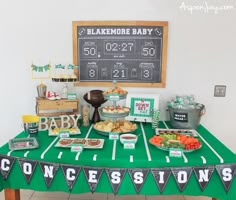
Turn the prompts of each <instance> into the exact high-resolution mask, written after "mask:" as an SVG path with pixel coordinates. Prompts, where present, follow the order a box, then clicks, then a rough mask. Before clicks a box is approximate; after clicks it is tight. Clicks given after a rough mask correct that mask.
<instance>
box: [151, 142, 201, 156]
mask: <svg viewBox="0 0 236 200" xmlns="http://www.w3.org/2000/svg"><path fill="white" fill-rule="evenodd" d="M149 143H150V144H152V145H153V146H155V147H156V148H158V149H160V150H163V151H169V150H170V148H168V147H161V146H158V145H156V144H153V143H152V142H151V141H150V140H149ZM201 147H202V145H201V146H200V147H199V148H197V149H189V150H186V149H182V151H183V153H190V152H193V151H196V150H198V149H200V148H201Z"/></svg>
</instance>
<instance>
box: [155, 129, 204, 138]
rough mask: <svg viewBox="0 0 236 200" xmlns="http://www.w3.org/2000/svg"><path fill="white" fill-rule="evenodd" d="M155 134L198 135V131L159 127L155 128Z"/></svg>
mask: <svg viewBox="0 0 236 200" xmlns="http://www.w3.org/2000/svg"><path fill="white" fill-rule="evenodd" d="M155 132H156V135H161V134H165V133H168V134H185V135H190V136H192V137H198V134H199V133H198V132H197V131H196V130H194V129H161V128H156V130H155Z"/></svg>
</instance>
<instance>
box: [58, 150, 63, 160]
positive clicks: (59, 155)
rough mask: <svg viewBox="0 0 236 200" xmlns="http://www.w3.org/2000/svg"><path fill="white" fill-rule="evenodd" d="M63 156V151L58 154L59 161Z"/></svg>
mask: <svg viewBox="0 0 236 200" xmlns="http://www.w3.org/2000/svg"><path fill="white" fill-rule="evenodd" d="M62 154H63V152H62V151H61V152H60V153H59V154H58V156H57V158H58V159H61V156H62Z"/></svg>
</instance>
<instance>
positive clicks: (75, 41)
mask: <svg viewBox="0 0 236 200" xmlns="http://www.w3.org/2000/svg"><path fill="white" fill-rule="evenodd" d="M79 26H147V27H148V26H149V27H150V26H161V27H163V43H162V52H161V53H162V57H161V58H162V60H161V81H160V82H149V83H146V82H145V83H143V82H119V81H118V82H119V86H124V87H160V88H165V86H166V64H167V39H168V22H167V21H73V22H72V29H73V30H72V32H73V62H74V65H76V66H78V64H79V60H78V59H79V58H78V51H79V50H78V33H77V30H78V27H79ZM75 74H76V75H77V76H79V69H75ZM94 85H96V86H111V85H112V82H102V81H101V82H100V81H99V82H97V81H96V82H93V81H91V82H79V81H78V82H76V83H75V86H94Z"/></svg>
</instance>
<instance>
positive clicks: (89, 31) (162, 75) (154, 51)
mask: <svg viewBox="0 0 236 200" xmlns="http://www.w3.org/2000/svg"><path fill="white" fill-rule="evenodd" d="M167 32H168V22H154V21H152V22H146V21H92V22H91V21H81V22H73V54H74V55H73V59H74V64H75V65H78V66H79V69H78V70H77V71H76V74H77V75H78V80H79V82H78V83H77V84H78V85H84V86H92V85H100V86H108V85H111V83H112V81H114V80H116V81H117V82H119V85H120V86H122V85H123V86H130V87H165V79H166V60H167V55H166V53H167Z"/></svg>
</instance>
